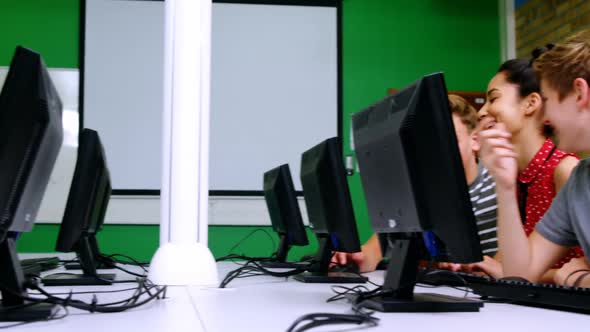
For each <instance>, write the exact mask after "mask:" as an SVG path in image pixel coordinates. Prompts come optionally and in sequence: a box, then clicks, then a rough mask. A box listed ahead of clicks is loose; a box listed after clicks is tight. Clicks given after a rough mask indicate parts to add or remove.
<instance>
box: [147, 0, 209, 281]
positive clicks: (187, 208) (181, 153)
mask: <svg viewBox="0 0 590 332" xmlns="http://www.w3.org/2000/svg"><path fill="white" fill-rule="evenodd" d="M165 22H166V23H165V24H166V27H165V42H164V45H165V51H164V52H165V53H164V62H165V63H164V68H165V69H164V70H165V73H164V107H163V109H164V112H163V119H162V125H163V149H162V151H163V156H162V166H163V167H162V190H161V217H160V248H159V249H158V251H157V252H156V254H155V255H154V258H153V259H152V262H151V264H150V273H149V277H150V279H151V280H152V281H153V282H154V283H156V284H165V285H216V283H217V269H216V265H215V260H214V259H213V256H212V255H211V252H210V251H209V249H208V248H207V228H208V220H207V218H208V212H207V208H208V192H209V182H208V179H209V169H208V166H209V94H210V91H209V89H210V88H209V86H210V52H211V46H210V45H211V0H166V19H165Z"/></svg>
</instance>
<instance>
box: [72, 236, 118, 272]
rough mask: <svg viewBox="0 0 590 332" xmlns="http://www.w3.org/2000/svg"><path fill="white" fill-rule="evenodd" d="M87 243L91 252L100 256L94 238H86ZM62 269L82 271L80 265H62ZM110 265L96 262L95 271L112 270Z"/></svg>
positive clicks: (99, 261)
mask: <svg viewBox="0 0 590 332" xmlns="http://www.w3.org/2000/svg"><path fill="white" fill-rule="evenodd" d="M88 242H89V245H90V246H91V248H92V252H94V253H96V254H98V255H100V249H98V242H97V241H96V236H88ZM64 268H65V269H66V270H82V265H81V264H80V263H67V264H64ZM112 268H113V267H112V265H110V264H108V263H106V262H103V261H101V260H98V261H97V262H96V269H97V270H101V269H112Z"/></svg>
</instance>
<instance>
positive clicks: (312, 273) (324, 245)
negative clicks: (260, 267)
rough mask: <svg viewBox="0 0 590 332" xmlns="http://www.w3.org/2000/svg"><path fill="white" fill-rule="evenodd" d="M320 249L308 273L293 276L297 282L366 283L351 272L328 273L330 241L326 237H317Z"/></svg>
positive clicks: (363, 278) (364, 278) (330, 254)
mask: <svg viewBox="0 0 590 332" xmlns="http://www.w3.org/2000/svg"><path fill="white" fill-rule="evenodd" d="M318 242H319V244H320V248H319V250H318V253H317V255H316V258H315V261H316V263H315V264H314V265H312V268H310V269H309V270H308V272H303V273H301V274H298V275H296V276H294V277H293V278H294V279H295V280H297V281H301V282H305V283H330V284H361V283H365V282H367V280H368V278H367V277H363V276H361V275H360V274H358V273H351V272H330V271H329V268H330V261H331V260H332V251H333V247H332V241H330V239H329V238H328V236H327V235H326V236H324V235H318Z"/></svg>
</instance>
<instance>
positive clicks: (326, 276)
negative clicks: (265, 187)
mask: <svg viewBox="0 0 590 332" xmlns="http://www.w3.org/2000/svg"><path fill="white" fill-rule="evenodd" d="M341 151H342V148H341V143H340V141H339V139H338V138H337V137H333V138H329V139H327V140H325V141H323V142H321V143H320V144H318V145H316V146H314V147H312V148H311V149H309V150H307V151H305V152H304V153H303V154H302V156H301V184H302V186H303V196H304V198H305V206H306V207H307V215H308V217H309V226H310V228H311V229H312V230H313V232H314V233H315V234H316V236H317V238H318V242H319V250H318V252H317V254H316V257H315V262H316V266H315V268H314V269H312V270H311V271H309V272H305V273H303V274H300V275H297V276H295V279H296V280H299V281H302V282H313V283H319V282H322V283H324V282H325V283H359V282H365V281H366V280H367V279H366V278H365V277H362V276H360V275H358V274H355V273H347V272H330V271H329V266H330V260H331V258H332V253H333V252H334V251H340V252H349V253H353V252H357V251H360V249H361V248H360V241H359V236H358V232H357V228H356V220H355V217H354V211H353V209H352V202H351V199H350V191H349V189H348V182H347V179H346V171H345V169H344V163H343V160H342V153H341Z"/></svg>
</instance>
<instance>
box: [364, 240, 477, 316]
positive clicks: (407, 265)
mask: <svg viewBox="0 0 590 332" xmlns="http://www.w3.org/2000/svg"><path fill="white" fill-rule="evenodd" d="M421 241H422V237H421V236H419V234H412V235H409V236H408V238H405V239H398V240H394V242H393V245H392V248H390V251H389V261H390V263H389V266H388V267H387V272H386V274H385V282H384V283H383V291H390V292H389V293H388V294H384V295H380V296H377V297H370V298H367V299H360V298H359V297H356V298H355V301H356V302H357V305H360V306H363V307H366V308H370V309H374V310H377V311H381V312H475V311H479V308H481V307H483V302H481V301H477V300H470V299H464V298H459V297H452V296H448V295H441V294H426V293H414V285H415V284H416V281H417V274H418V262H419V259H420V252H421V250H422V242H421Z"/></svg>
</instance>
